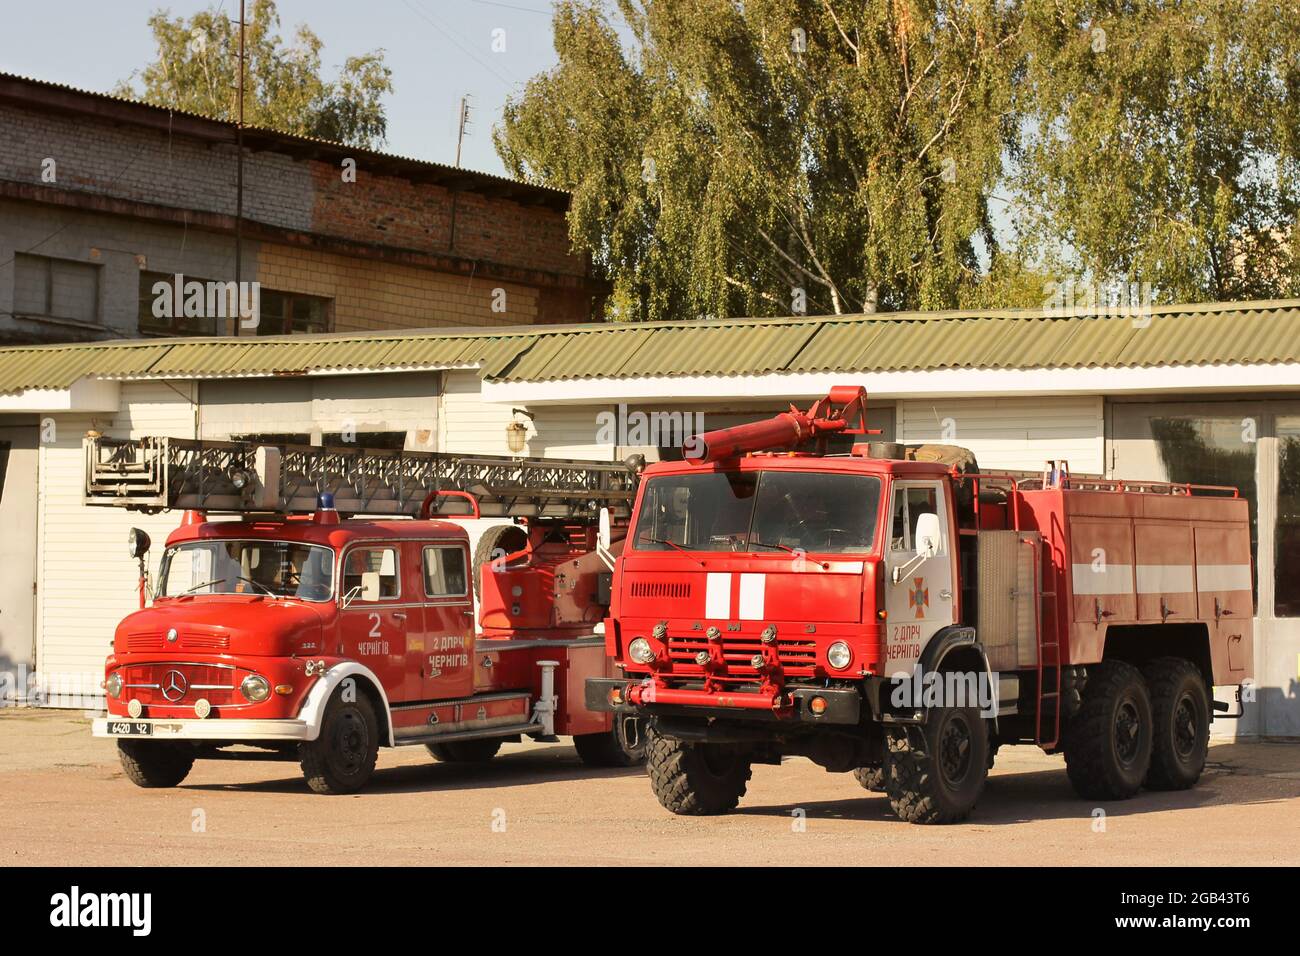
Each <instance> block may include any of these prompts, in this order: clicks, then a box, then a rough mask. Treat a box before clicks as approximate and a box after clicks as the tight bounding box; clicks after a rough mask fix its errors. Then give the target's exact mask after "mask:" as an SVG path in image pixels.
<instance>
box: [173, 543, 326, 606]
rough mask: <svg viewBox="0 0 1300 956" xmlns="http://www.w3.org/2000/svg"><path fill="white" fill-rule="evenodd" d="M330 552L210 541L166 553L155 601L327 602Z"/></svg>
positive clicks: (294, 546) (286, 545) (311, 547)
mask: <svg viewBox="0 0 1300 956" xmlns="http://www.w3.org/2000/svg"><path fill="white" fill-rule="evenodd" d="M333 591H334V552H333V551H331V550H330V549H329V548H323V547H320V546H318V545H308V544H297V543H294V542H288V541H232V540H217V539H209V540H206V541H192V542H189V543H187V544H182V545H179V546H177V547H174V548H168V549H167V552H166V553H165V554H164V555H163V559H162V567H161V568H160V569H159V572H158V590H157V596H158V597H179V596H181V595H182V594H264V595H269V596H274V597H294V598H300V599H302V600H304V601H328V600H329V599H330V595H331V594H332V593H333Z"/></svg>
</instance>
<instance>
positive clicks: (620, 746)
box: [573, 714, 646, 767]
mask: <svg viewBox="0 0 1300 956" xmlns="http://www.w3.org/2000/svg"><path fill="white" fill-rule="evenodd" d="M573 747H574V749H575V750H577V751H578V757H579V758H580V759H581V760H582V762H583V763H584V764H586V765H587V766H588V767H635V766H636V765H637V764H642V763H645V754H646V742H645V722H644V721H643V720H641V719H640V718H639V717H628V716H625V715H622V714H615V715H614V721H613V726H611V727H610V729H609V730H604V731H601V732H600V733H598V734H578V735H576V736H575V737H574V738H573Z"/></svg>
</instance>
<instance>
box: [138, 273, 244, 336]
mask: <svg viewBox="0 0 1300 956" xmlns="http://www.w3.org/2000/svg"><path fill="white" fill-rule="evenodd" d="M181 282H182V288H181V296H180V298H179V300H178V299H177V296H176V276H175V274H174V273H171V272H141V273H140V304H139V308H138V310H137V313H136V315H137V317H138V320H139V324H140V332H141V334H144V335H220V334H221V333H223V332H224V331H225V327H224V325H222V326H220V327H219V326H218V321H217V320H218V317H219V316H224V315H228V314H232V313H233V311H234V309H235V308H237V306H236V303H235V302H234V300H233V298H232V297H231V294H230V293H228V292H227V293H223V292H222V291H221V290H222V288H223V286H222V285H221V284H219V283H216V282H212V281H211V280H208V279H203V278H200V277H199V276H192V275H189V274H185V275H183V276H182V277H181ZM190 282H198V283H201V284H202V286H203V294H202V297H201V299H200V297H191V298H187V294H186V293H185V289H184V286H185V284H187V283H190ZM164 286H165V287H166V288H165V289H164ZM209 289H211V290H213V291H212V293H211V296H210V295H209V293H208V290H209ZM209 298H211V300H212V301H209ZM222 298H224V299H225V301H221V299H222ZM186 312H189V313H190V314H189V315H186ZM223 322H224V319H223Z"/></svg>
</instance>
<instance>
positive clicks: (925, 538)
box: [916, 511, 943, 558]
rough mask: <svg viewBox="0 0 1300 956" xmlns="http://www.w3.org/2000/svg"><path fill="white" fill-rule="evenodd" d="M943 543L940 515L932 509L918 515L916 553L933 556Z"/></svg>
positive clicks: (928, 556)
mask: <svg viewBox="0 0 1300 956" xmlns="http://www.w3.org/2000/svg"><path fill="white" fill-rule="evenodd" d="M942 545H943V529H942V528H941V527H940V526H939V516H938V515H937V514H935V513H934V512H932V511H927V512H925V513H924V514H921V515H918V516H917V518H916V553H917V554H918V555H923V556H925V557H927V558H933V557H934V556H935V555H936V554H938V553H939V549H940V547H942Z"/></svg>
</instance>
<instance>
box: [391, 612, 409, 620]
mask: <svg viewBox="0 0 1300 956" xmlns="http://www.w3.org/2000/svg"><path fill="white" fill-rule="evenodd" d="M393 620H394V621H405V620H406V612H405V611H394V612H393Z"/></svg>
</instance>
